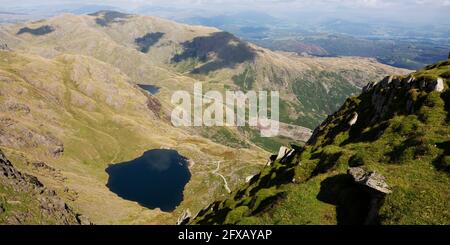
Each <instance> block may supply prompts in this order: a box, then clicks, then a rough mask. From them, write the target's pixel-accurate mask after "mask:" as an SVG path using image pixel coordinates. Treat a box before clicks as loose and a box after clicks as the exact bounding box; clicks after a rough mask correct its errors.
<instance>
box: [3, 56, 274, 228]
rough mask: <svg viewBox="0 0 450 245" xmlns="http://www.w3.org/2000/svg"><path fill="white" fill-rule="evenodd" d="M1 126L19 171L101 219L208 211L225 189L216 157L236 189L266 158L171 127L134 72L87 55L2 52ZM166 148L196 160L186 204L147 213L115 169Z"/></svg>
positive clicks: (159, 219) (167, 217)
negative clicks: (126, 194)
mask: <svg viewBox="0 0 450 245" xmlns="http://www.w3.org/2000/svg"><path fill="white" fill-rule="evenodd" d="M0 122H1V123H0V147H1V149H2V150H3V151H4V152H5V153H6V154H7V155H8V157H9V158H11V159H14V164H15V167H16V168H18V169H19V170H20V171H23V172H27V173H30V174H33V175H35V176H37V177H38V178H39V180H40V181H42V182H43V183H44V184H45V185H46V186H49V187H51V188H52V189H55V190H56V191H57V193H58V194H59V195H60V196H61V197H62V198H64V200H65V201H67V202H68V203H69V205H70V206H71V207H73V208H74V210H76V211H77V212H78V213H81V214H84V215H86V216H88V217H89V218H90V219H91V220H92V222H94V223H150V222H151V223H170V222H174V220H175V219H176V217H177V216H178V214H179V213H180V212H182V211H183V209H184V208H190V209H191V210H196V209H199V208H200V207H202V206H204V205H205V204H206V203H208V202H209V201H208V200H211V198H213V197H214V196H220V195H223V194H224V193H226V191H225V189H224V187H223V180H222V179H221V178H219V177H216V176H215V175H214V174H213V173H212V171H213V170H214V169H215V167H216V161H224V163H223V164H222V169H221V170H220V171H221V173H222V174H223V175H225V176H226V177H227V178H228V184H229V185H230V186H234V185H236V184H238V183H239V182H243V178H244V177H243V176H245V175H246V174H248V173H251V172H255V171H257V169H258V168H259V167H258V164H257V162H256V163H255V161H256V159H264V156H265V155H266V153H265V152H264V151H262V150H261V149H258V148H256V147H252V146H249V148H248V149H243V150H238V149H233V148H229V147H226V146H223V145H219V144H214V143H213V142H211V141H209V140H207V139H205V138H202V137H198V136H191V135H189V134H187V133H186V132H184V131H183V130H181V129H177V128H174V127H172V126H171V125H170V122H169V121H168V120H167V118H166V115H165V114H164V112H163V111H161V108H160V104H159V102H158V100H157V99H155V98H154V97H152V96H151V95H150V94H148V93H147V92H145V91H144V90H141V89H140V88H139V87H137V86H136V85H135V84H133V83H131V79H130V78H129V77H128V76H127V75H125V74H123V73H122V72H121V71H120V70H118V69H117V68H114V67H112V66H110V65H109V64H106V63H103V62H100V61H98V60H96V59H93V58H90V57H87V56H79V55H68V54H62V55H59V56H57V57H55V58H53V59H46V58H42V57H40V56H35V55H30V54H23V53H21V52H15V51H0ZM158 148H174V149H176V150H177V151H178V152H180V154H182V155H183V156H185V157H187V158H188V159H189V160H190V161H191V166H190V171H191V173H192V177H191V180H190V182H189V183H188V185H187V186H186V188H185V193H184V196H185V198H184V202H183V203H182V204H181V205H180V206H179V210H176V211H175V212H173V213H163V212H160V211H159V210H148V209H145V208H143V207H141V206H139V205H138V204H137V203H134V202H130V201H126V200H123V199H121V198H119V197H118V196H116V195H115V194H113V193H111V192H110V191H109V190H108V188H107V187H106V183H107V180H108V175H107V173H106V172H105V169H106V168H107V167H108V164H113V163H120V162H124V161H127V160H130V159H134V158H136V157H138V156H140V155H141V154H142V153H143V152H145V151H147V150H149V149H158ZM241 161H244V162H245V164H241ZM237 165H238V167H237ZM241 176H242V177H241ZM192 193H196V194H195V195H193V194H192ZM99 210H101V212H99Z"/></svg>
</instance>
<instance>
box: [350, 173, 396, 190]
mask: <svg viewBox="0 0 450 245" xmlns="http://www.w3.org/2000/svg"><path fill="white" fill-rule="evenodd" d="M348 173H349V174H350V175H351V176H352V177H353V180H354V181H355V182H356V183H358V184H360V185H363V186H366V187H368V188H370V189H372V190H374V191H376V192H379V193H381V194H389V193H391V192H392V191H391V190H390V189H389V185H388V184H387V183H386V179H385V178H384V176H383V175H381V174H379V173H377V172H367V171H365V170H364V169H363V168H361V167H355V168H349V169H348Z"/></svg>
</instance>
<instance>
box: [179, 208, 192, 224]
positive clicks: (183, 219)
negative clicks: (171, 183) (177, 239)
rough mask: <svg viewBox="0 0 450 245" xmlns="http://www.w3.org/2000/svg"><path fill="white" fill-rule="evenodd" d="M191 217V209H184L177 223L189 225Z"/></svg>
mask: <svg viewBox="0 0 450 245" xmlns="http://www.w3.org/2000/svg"><path fill="white" fill-rule="evenodd" d="M191 217H192V215H191V211H189V209H186V210H184V211H183V213H182V214H181V216H180V217H178V220H177V225H187V224H188V223H189V221H190V220H191Z"/></svg>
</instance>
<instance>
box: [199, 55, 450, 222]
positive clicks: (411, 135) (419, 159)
mask: <svg viewBox="0 0 450 245" xmlns="http://www.w3.org/2000/svg"><path fill="white" fill-rule="evenodd" d="M449 74H450V61H443V62H440V63H438V64H435V65H431V66H428V67H426V68H424V69H423V70H420V71H418V72H415V73H412V74H410V75H407V76H395V77H390V78H389V77H388V78H386V79H384V80H383V81H381V82H379V83H376V84H372V85H370V86H369V87H368V88H367V89H366V90H365V91H364V92H363V93H362V94H361V95H359V96H358V97H351V98H349V99H347V100H346V102H345V103H344V105H343V106H342V107H341V108H340V109H339V110H338V111H337V112H336V113H334V114H333V115H331V116H329V117H328V118H327V119H326V120H325V121H324V122H323V123H322V125H321V126H319V127H318V128H317V129H316V131H315V134H314V135H313V137H312V139H311V140H310V141H309V142H308V144H307V145H306V146H305V147H304V148H302V150H298V151H297V152H296V155H295V156H294V157H293V158H292V159H290V161H288V162H286V163H280V162H279V161H275V162H274V163H273V164H272V166H270V167H269V166H268V167H265V168H264V169H263V170H262V171H261V173H260V174H259V175H257V176H256V177H254V178H253V179H252V180H251V181H250V183H248V184H247V185H245V186H244V187H242V188H241V189H239V190H238V191H236V192H234V193H232V194H231V196H230V197H229V198H227V199H225V200H223V201H217V202H215V203H213V204H211V206H209V207H208V208H206V209H204V210H203V211H202V212H200V213H199V215H198V216H197V217H196V218H195V219H194V220H193V221H191V223H192V224H224V223H225V224H362V223H363V222H364V220H365V217H366V215H367V212H368V210H367V207H368V201H369V197H368V196H367V193H366V192H363V191H361V188H360V187H359V186H358V185H357V184H356V183H354V182H353V179H352V177H351V176H350V175H348V174H347V169H348V168H349V167H355V166H360V167H362V168H364V169H366V170H368V171H376V172H378V173H380V174H382V175H383V176H385V177H386V179H387V183H388V185H389V186H390V187H391V188H392V193H391V194H388V195H387V196H386V198H385V201H384V204H383V206H382V207H381V209H380V210H379V213H378V220H377V222H378V223H380V224H450V206H449V205H448V204H449V201H450V189H449V188H448V187H449V186H450V168H449V155H450V150H449V149H450V127H449V121H450V92H449V85H450V77H449ZM440 79H442V80H441V81H442V82H443V83H442V84H440V83H439V80H440ZM440 85H443V87H441V88H442V91H441V88H440ZM356 114H357V115H358V119H357V121H356V123H355V124H354V125H350V124H349V122H350V121H351V120H352V119H353V118H354V117H355V115H356Z"/></svg>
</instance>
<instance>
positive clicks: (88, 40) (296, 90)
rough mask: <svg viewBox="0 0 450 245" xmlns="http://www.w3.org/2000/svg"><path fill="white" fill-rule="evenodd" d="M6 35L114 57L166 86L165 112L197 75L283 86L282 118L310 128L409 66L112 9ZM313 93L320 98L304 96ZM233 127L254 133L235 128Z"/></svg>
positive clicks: (214, 83) (210, 81) (232, 84)
mask: <svg viewBox="0 0 450 245" xmlns="http://www.w3.org/2000/svg"><path fill="white" fill-rule="evenodd" d="M24 28H28V29H30V30H39V28H42V29H45V30H52V31H51V32H44V33H42V34H41V33H39V34H40V35H35V34H33V33H34V32H29V31H28V32H23V31H22V32H21V31H20V30H23V29H24ZM28 29H26V30H28ZM19 32H21V33H20V34H18V33H19ZM0 39H2V40H4V41H5V42H6V43H8V44H9V47H11V48H13V49H18V50H23V51H25V52H31V53H34V54H38V55H41V56H44V57H54V56H57V55H59V54H61V53H69V54H76V55H80V54H81V55H86V56H90V57H93V58H95V59H98V60H101V61H103V62H106V63H108V64H111V65H112V66H114V67H116V68H118V69H120V70H121V71H122V72H123V73H125V74H126V75H127V76H129V77H130V78H131V80H132V82H133V83H137V84H153V85H156V86H158V87H161V88H162V89H161V92H160V93H159V94H158V95H156V96H157V97H158V98H159V99H160V100H161V101H162V106H163V108H166V110H167V111H169V110H170V109H171V104H170V96H171V94H172V92H173V91H176V90H179V89H183V90H187V91H192V87H193V83H194V82H197V81H200V82H202V83H203V84H204V89H205V90H207V89H208V90H210V89H215V90H219V91H224V90H226V89H228V90H230V89H231V90H236V89H241V90H244V91H247V90H250V89H254V90H260V89H264V90H278V91H280V94H281V95H282V100H283V101H284V102H286V103H287V104H289V105H290V106H289V107H291V109H290V110H289V111H285V112H283V113H284V117H282V120H283V122H286V123H292V124H297V125H300V126H305V127H309V128H314V127H315V126H316V125H317V124H319V123H320V122H321V121H322V120H323V119H324V118H325V117H326V116H327V115H328V114H330V113H332V112H334V111H335V110H336V109H337V108H338V105H340V104H342V103H343V101H344V99H345V98H346V97H348V96H350V95H352V94H353V93H355V92H357V91H359V89H360V88H361V87H362V86H364V85H365V84H367V83H368V82H370V81H376V80H379V79H381V78H382V77H383V76H385V75H387V74H400V75H401V74H404V73H405V72H406V71H405V70H402V69H396V68H393V67H390V66H386V65H382V64H380V63H378V62H376V61H374V60H371V59H363V58H354V57H347V58H305V57H299V56H297V55H294V54H287V53H279V52H272V51H270V50H267V49H263V48H260V47H258V46H256V45H253V44H250V43H246V42H244V41H242V40H240V39H238V38H237V37H235V36H233V35H232V34H230V33H227V32H223V31H220V30H218V29H215V28H209V27H202V26H189V25H184V24H179V23H175V22H172V21H168V20H164V19H160V18H156V17H148V16H140V15H131V14H123V13H117V12H108V11H106V12H98V13H94V14H90V15H69V14H67V15H62V16H57V17H53V18H50V19H47V20H42V21H38V22H29V23H20V24H16V25H10V26H5V27H3V28H0ZM123 57H126V59H124V58H123ZM311 94H314V95H315V96H313V97H314V98H317V101H315V102H318V103H317V104H316V105H311V104H312V101H310V99H311V98H310V96H306V97H305V95H311ZM328 98H330V100H331V101H328ZM330 103H331V104H330ZM232 133H233V134H235V136H234V137H237V138H239V139H240V140H242V141H245V140H248V138H246V137H245V135H242V134H239V132H238V131H236V130H234V131H232ZM203 134H206V135H211V134H214V133H209V132H204V133H203Z"/></svg>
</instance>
